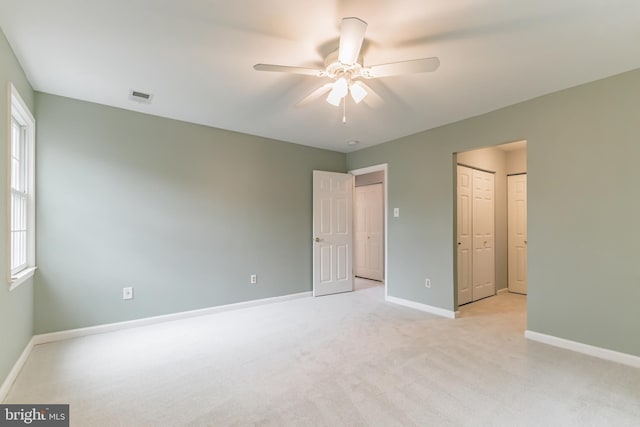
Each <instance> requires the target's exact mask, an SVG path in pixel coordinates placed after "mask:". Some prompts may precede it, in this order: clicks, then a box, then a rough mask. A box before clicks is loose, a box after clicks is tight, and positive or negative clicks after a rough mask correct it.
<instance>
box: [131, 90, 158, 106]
mask: <svg viewBox="0 0 640 427" xmlns="http://www.w3.org/2000/svg"><path fill="white" fill-rule="evenodd" d="M151 98H153V95H151V94H149V93H144V92H140V91H138V90H133V89H132V90H131V91H129V99H130V100H131V101H135V102H139V103H141V104H151Z"/></svg>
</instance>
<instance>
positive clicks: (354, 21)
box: [338, 18, 367, 65]
mask: <svg viewBox="0 0 640 427" xmlns="http://www.w3.org/2000/svg"><path fill="white" fill-rule="evenodd" d="M366 30H367V23H366V22H364V21H363V20H361V19H358V18H344V19H343V20H342V25H341V26H340V47H339V50H338V61H340V62H341V63H343V64H345V65H353V64H355V63H356V62H358V56H360V48H362V42H363V41H364V32H365V31H366Z"/></svg>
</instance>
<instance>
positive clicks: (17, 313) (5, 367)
mask: <svg viewBox="0 0 640 427" xmlns="http://www.w3.org/2000/svg"><path fill="white" fill-rule="evenodd" d="M9 82H12V83H13V85H14V86H15V88H16V89H17V90H18V92H19V93H20V96H21V97H22V99H23V100H24V101H25V102H26V104H27V106H28V107H29V108H30V109H31V111H32V112H33V89H31V85H30V84H29V82H28V81H27V78H26V76H25V74H24V72H23V71H22V67H21V66H20V64H19V63H18V61H17V59H16V57H15V55H14V54H13V51H12V50H11V47H10V46H9V43H8V42H7V39H6V38H5V36H4V33H3V32H2V31H1V30H0V188H1V189H2V197H0V224H2V225H1V226H0V280H1V281H2V285H0V343H1V344H0V384H2V382H3V381H4V379H5V378H6V376H7V374H8V373H9V371H10V370H11V368H12V367H13V365H14V364H15V362H16V360H18V357H19V356H20V354H21V353H22V351H23V350H24V348H25V346H26V345H27V343H28V342H29V340H30V339H31V335H32V334H33V281H32V280H29V281H27V282H25V283H23V284H22V285H20V286H18V288H16V289H14V290H13V291H9V284H8V283H7V279H8V277H9V272H8V269H9V266H8V254H7V250H8V245H9V236H8V233H7V227H6V226H5V224H7V213H8V209H9V208H8V206H7V196H6V188H7V186H8V185H9V183H8V182H7V176H8V174H7V165H8V161H9V159H7V151H8V144H9V141H8V140H7V139H8V134H9V129H8V125H9V124H8V121H7V118H8V117H9V109H10V107H9V105H10V104H9V102H10V101H9V99H10V96H11V95H10V91H9Z"/></svg>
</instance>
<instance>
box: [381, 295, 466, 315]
mask: <svg viewBox="0 0 640 427" xmlns="http://www.w3.org/2000/svg"><path fill="white" fill-rule="evenodd" d="M385 299H386V300H387V301H388V302H390V303H393V304H398V305H403V306H405V307H409V308H413V309H415V310H420V311H424V312H427V313H431V314H435V315H437V316H442V317H447V318H449V319H455V318H456V316H457V312H455V311H451V310H445V309H444V308H440V307H434V306H432V305H427V304H421V303H419V302H415V301H409V300H406V299H402V298H396V297H391V296H388V295H387V297H386V298H385Z"/></svg>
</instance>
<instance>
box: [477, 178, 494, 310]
mask: <svg viewBox="0 0 640 427" xmlns="http://www.w3.org/2000/svg"><path fill="white" fill-rule="evenodd" d="M493 187H494V184H493V174H491V173H488V172H483V171H479V170H475V169H474V170H473V226H472V227H473V261H472V262H473V279H472V283H473V300H474V301H476V300H479V299H481V298H486V297H488V296H491V295H495V293H496V282H495V266H496V261H495V219H494V218H495V212H494V209H495V204H494V200H493V192H494V188H493Z"/></svg>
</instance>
